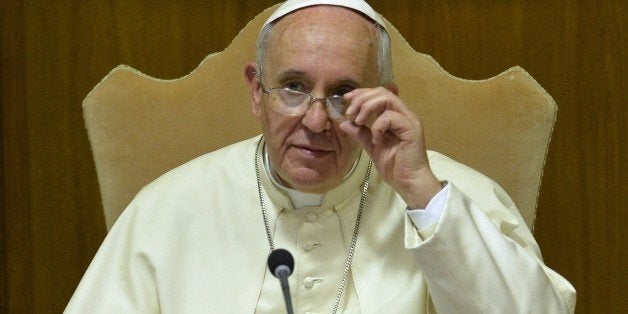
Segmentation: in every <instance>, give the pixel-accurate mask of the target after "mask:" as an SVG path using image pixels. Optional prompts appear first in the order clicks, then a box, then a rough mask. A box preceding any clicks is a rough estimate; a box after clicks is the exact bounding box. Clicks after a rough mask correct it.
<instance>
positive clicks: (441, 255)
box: [66, 138, 575, 313]
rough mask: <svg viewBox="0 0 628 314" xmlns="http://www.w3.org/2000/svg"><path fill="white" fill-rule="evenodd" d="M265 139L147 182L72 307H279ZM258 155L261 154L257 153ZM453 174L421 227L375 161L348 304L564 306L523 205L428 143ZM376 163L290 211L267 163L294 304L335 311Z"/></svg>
mask: <svg viewBox="0 0 628 314" xmlns="http://www.w3.org/2000/svg"><path fill="white" fill-rule="evenodd" d="M257 140H258V138H253V139H249V140H246V141H243V142H240V143H237V144H234V145H231V146H229V147H227V148H224V149H221V150H219V151H216V152H212V153H209V154H207V155H204V156H201V157H199V158H196V159H194V160H192V161H190V162H188V163H186V164H184V165H182V166H180V167H178V168H176V169H174V170H172V171H170V172H168V173H167V174H165V175H163V176H161V177H160V178H158V179H157V180H155V181H154V182H152V183H151V184H149V185H147V186H146V187H145V188H144V189H142V191H141V192H140V193H139V194H138V195H137V196H136V198H135V199H134V200H133V201H132V202H131V204H130V205H129V206H128V207H127V208H126V209H125V211H124V212H123V214H122V215H121V216H120V218H119V219H118V221H117V222H116V223H115V225H114V226H113V228H112V229H111V231H110V232H109V234H108V235H107V238H106V239H105V241H104V242H103V244H102V246H101V248H100V249H99V251H98V253H97V254H96V257H95V258H94V260H93V261H92V263H91V265H90V267H89V269H88V270H87V272H86V274H85V276H84V277H83V279H82V280H81V283H80V284H79V287H78V288H77V290H76V292H75V294H74V296H73V297H72V299H71V300H70V303H69V304H68V307H67V308H66V312H67V313H158V312H162V313H254V312H255V313H281V312H284V311H285V306H284V303H283V298H282V294H281V289H280V286H279V283H278V281H277V279H275V278H274V277H273V276H272V275H270V273H269V272H268V270H267V267H266V258H267V257H268V253H269V245H268V240H267V233H266V229H265V226H264V222H263V219H262V214H261V209H260V200H259V197H258V191H257V180H256V173H255V166H254V162H253V161H254V155H255V150H256V148H257ZM261 156H262V154H259V160H258V161H257V162H258V163H259V164H260V165H261V164H263V160H262V157H261ZM428 156H429V161H430V166H431V168H432V171H433V172H434V174H435V175H436V176H437V177H438V178H439V180H443V181H445V180H446V181H448V182H449V184H448V188H447V189H446V195H445V196H444V198H443V199H444V205H443V210H442V213H441V215H440V218H439V220H438V222H437V223H435V224H433V225H432V226H430V227H428V228H425V230H421V231H420V232H419V231H417V228H416V227H415V224H414V223H413V222H412V220H411V219H410V218H409V216H408V214H407V209H406V204H405V203H404V202H403V200H402V199H401V198H400V197H399V195H398V194H397V193H395V191H394V190H393V189H392V188H391V187H390V186H389V185H388V184H386V183H385V182H383V181H382V179H381V177H380V176H379V175H378V174H377V172H376V171H375V169H373V171H372V173H371V177H370V188H369V192H368V196H367V199H366V205H365V206H364V214H363V216H362V219H361V223H360V233H359V236H358V238H357V244H356V247H355V255H354V258H353V263H352V264H351V270H350V272H349V280H348V281H347V285H346V288H345V289H344V292H343V299H342V300H343V301H342V302H341V305H340V312H344V313H434V312H438V313H457V312H461V313H569V312H573V311H574V307H575V290H574V288H573V287H572V286H571V285H570V284H569V282H567V280H565V279H564V278H562V277H561V276H560V275H559V274H557V273H556V272H554V271H552V270H551V269H549V268H548V267H546V266H545V265H544V264H543V262H542V260H541V258H540V252H539V248H538V246H537V244H536V242H535V241H534V239H533V237H532V234H531V233H530V231H529V230H528V229H527V227H526V225H525V223H524V221H523V219H522V218H521V216H520V215H519V213H518V211H517V209H516V207H515V205H514V204H513V203H512V201H511V200H510V198H509V197H508V196H507V195H506V193H505V192H504V191H503V190H502V189H501V188H500V187H499V186H498V185H497V184H496V183H495V182H494V181H492V180H491V179H489V178H487V177H485V176H483V175H481V174H479V173H478V172H476V171H474V170H473V169H470V168H468V167H466V166H464V165H462V164H459V163H456V162H455V161H453V160H451V159H449V158H447V157H445V156H443V155H440V154H438V153H434V152H429V153H428ZM367 165H368V155H367V154H366V153H364V152H363V153H362V156H361V157H360V160H359V161H358V163H357V164H356V165H355V166H354V169H353V171H352V173H351V174H350V175H349V176H347V178H345V181H344V182H343V183H342V184H341V185H340V186H338V187H337V188H335V189H333V190H331V191H329V192H328V193H327V194H326V195H325V196H324V198H323V201H322V205H321V206H316V207H307V206H306V207H303V208H299V209H294V207H293V204H292V202H291V201H290V198H289V197H288V196H287V195H286V193H285V191H283V190H282V189H281V188H278V187H277V186H276V184H273V180H272V177H271V176H269V175H268V174H267V173H266V171H264V169H265V167H263V166H261V167H260V169H262V171H261V172H260V175H261V182H262V187H263V195H264V198H265V201H266V207H267V212H268V217H269V225H270V230H271V233H272V236H273V239H274V242H275V246H276V247H283V248H286V249H288V250H289V251H291V252H292V254H293V255H294V258H295V264H296V267H295V271H294V273H293V274H292V275H291V277H290V287H291V294H292V299H293V304H294V307H295V312H296V313H308V312H310V313H329V312H330V311H331V307H332V303H333V301H334V298H335V297H336V295H337V293H338V285H339V282H340V278H341V275H342V272H343V269H344V261H345V258H346V253H347V249H348V247H349V244H350V241H351V238H352V233H353V230H354V225H355V221H356V213H357V210H358V207H359V201H360V194H361V190H362V189H361V186H362V183H363V180H364V177H365V172H366V168H367Z"/></svg>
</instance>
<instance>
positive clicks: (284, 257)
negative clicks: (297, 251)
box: [268, 249, 294, 277]
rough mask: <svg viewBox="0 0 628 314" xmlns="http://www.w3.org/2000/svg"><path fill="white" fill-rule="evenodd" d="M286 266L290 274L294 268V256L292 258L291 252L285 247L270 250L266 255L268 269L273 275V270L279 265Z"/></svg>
mask: <svg viewBox="0 0 628 314" xmlns="http://www.w3.org/2000/svg"><path fill="white" fill-rule="evenodd" d="M282 265H283V266H286V267H288V268H289V269H290V274H292V270H293V269H294V258H292V254H290V252H288V250H285V249H275V250H273V251H272V252H270V255H268V269H270V272H271V273H272V274H273V275H274V276H275V277H277V275H275V270H277V267H279V266H282Z"/></svg>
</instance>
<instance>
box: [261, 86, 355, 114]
mask: <svg viewBox="0 0 628 314" xmlns="http://www.w3.org/2000/svg"><path fill="white" fill-rule="evenodd" d="M262 91H263V92H264V93H265V94H268V97H269V103H270V107H271V108H272V109H273V110H274V111H276V112H278V113H282V114H286V115H291V116H299V115H302V114H304V113H305V112H306V111H307V110H308V109H309V108H310V105H312V104H313V103H314V102H315V101H319V100H321V101H324V104H325V110H327V114H328V115H329V118H331V119H333V120H344V118H345V111H346V110H347V107H348V106H347V104H345V103H344V101H343V100H342V95H334V96H329V97H325V98H316V97H314V96H312V95H310V94H308V93H304V92H300V91H296V90H293V89H290V88H286V87H275V88H271V89H269V90H266V89H265V88H264V85H262Z"/></svg>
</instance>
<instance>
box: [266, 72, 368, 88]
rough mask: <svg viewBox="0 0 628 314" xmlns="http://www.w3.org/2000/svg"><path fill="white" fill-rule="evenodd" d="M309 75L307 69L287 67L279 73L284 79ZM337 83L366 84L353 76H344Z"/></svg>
mask: <svg viewBox="0 0 628 314" xmlns="http://www.w3.org/2000/svg"><path fill="white" fill-rule="evenodd" d="M305 76H307V75H306V73H305V71H301V70H296V69H287V70H285V71H283V72H281V73H279V76H278V80H279V81H282V80H285V79H287V78H291V77H305ZM334 84H336V85H345V84H346V85H351V86H355V87H364V84H361V83H359V82H357V81H355V80H353V79H351V78H346V77H345V78H342V79H339V80H337V81H335V82H334Z"/></svg>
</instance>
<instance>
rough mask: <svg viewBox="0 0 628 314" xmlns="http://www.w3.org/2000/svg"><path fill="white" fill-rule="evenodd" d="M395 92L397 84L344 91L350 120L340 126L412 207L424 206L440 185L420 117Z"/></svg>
mask: <svg viewBox="0 0 628 314" xmlns="http://www.w3.org/2000/svg"><path fill="white" fill-rule="evenodd" d="M394 92H396V89H395V88H394V87H393V88H385V87H377V88H359V89H355V90H353V91H351V92H349V93H347V94H345V95H344V100H345V101H346V102H347V103H349V107H348V108H347V112H346V115H347V117H348V120H347V121H344V122H342V123H341V124H340V129H341V130H342V131H343V132H345V133H347V134H349V135H350V136H352V137H353V138H355V139H356V140H357V141H358V142H359V143H360V144H361V145H362V146H363V147H364V149H365V150H366V151H367V153H368V154H369V155H370V156H371V158H373V162H374V164H375V166H376V168H377V170H378V171H379V173H380V175H381V176H382V177H383V178H384V180H385V181H386V182H387V183H388V184H390V185H391V186H392V187H393V188H394V189H395V190H396V191H397V193H399V194H400V195H401V197H402V198H403V199H404V200H405V201H406V204H407V205H408V206H409V207H410V208H425V206H426V205H427V203H428V202H429V200H430V199H431V198H432V197H433V196H434V195H435V194H436V193H437V192H438V191H439V190H440V189H441V184H440V182H439V181H438V179H436V177H435V176H434V175H433V174H432V171H431V169H430V167H429V162H428V159H427V153H426V149H425V139H424V137H423V128H422V127H421V122H420V120H419V118H418V117H417V116H416V115H415V114H414V113H413V112H412V111H410V110H409V109H408V108H407V107H406V106H405V104H404V103H403V101H402V100H401V99H400V98H399V97H398V96H397V95H396V94H395V93H394Z"/></svg>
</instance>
